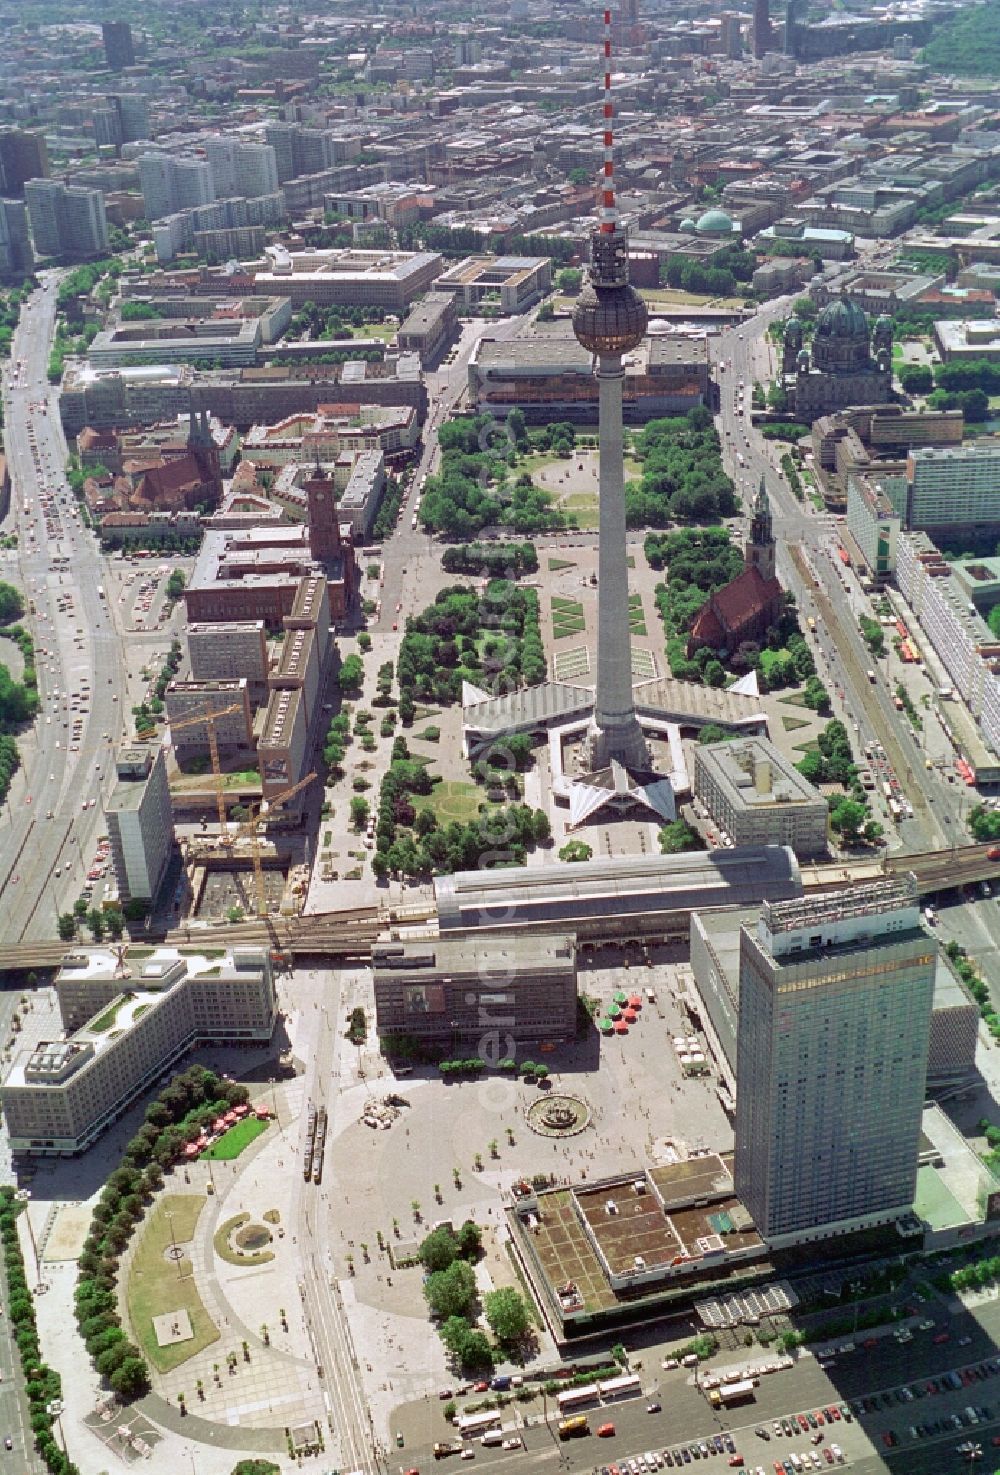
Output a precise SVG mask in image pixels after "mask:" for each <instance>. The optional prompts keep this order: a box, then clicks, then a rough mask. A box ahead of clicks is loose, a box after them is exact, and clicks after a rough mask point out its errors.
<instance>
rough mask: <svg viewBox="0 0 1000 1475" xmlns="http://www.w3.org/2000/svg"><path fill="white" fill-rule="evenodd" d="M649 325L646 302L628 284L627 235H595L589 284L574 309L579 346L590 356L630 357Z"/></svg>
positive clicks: (575, 329)
mask: <svg viewBox="0 0 1000 1475" xmlns="http://www.w3.org/2000/svg"><path fill="white" fill-rule="evenodd" d="M648 321H649V314H648V313H647V311H646V304H645V302H643V300H642V298H641V297H640V296H639V294H638V292H637V291H636V290H635V288H634V287H633V286H631V285H630V284H629V280H628V245H627V238H626V236H625V233H624V231H620V230H616V231H615V232H614V233H613V234H607V235H602V234H600V233H599V232H595V234H594V236H593V238H592V240H591V258H590V272H589V275H588V280H587V283H586V285H585V286H584V288H583V290H582V291H581V293H580V295H579V297H578V298H577V299H576V303H575V305H574V307H573V332H574V333H575V334H576V337H577V340H578V342H580V343H581V344H582V345H583V347H584V348H587V349H589V350H590V352H591V353H597V354H609V353H610V354H622V353H628V352H629V351H630V349H633V348H637V347H638V345H639V344H640V343H641V342H642V340H643V338H644V337H645V334H646V324H647V322H648Z"/></svg>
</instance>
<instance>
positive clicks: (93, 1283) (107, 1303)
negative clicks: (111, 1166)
mask: <svg viewBox="0 0 1000 1475" xmlns="http://www.w3.org/2000/svg"><path fill="white" fill-rule="evenodd" d="M248 1098H249V1093H248V1091H247V1089H246V1087H245V1086H240V1085H237V1084H236V1083H235V1082H233V1081H227V1080H223V1079H222V1078H221V1077H220V1076H218V1075H217V1074H216V1073H215V1071H212V1070H206V1069H204V1068H203V1067H202V1066H198V1065H192V1066H189V1067H188V1069H187V1070H185V1071H181V1072H180V1074H179V1075H176V1076H174V1078H173V1080H172V1081H171V1082H170V1084H169V1085H167V1086H165V1087H164V1089H163V1090H162V1091H161V1092H160V1094H159V1095H158V1096H157V1097H156V1098H155V1099H154V1100H153V1101H151V1102H150V1104H149V1106H148V1107H147V1108H146V1113H145V1119H144V1121H143V1125H142V1126H141V1127H140V1128H139V1130H138V1132H137V1133H136V1134H135V1136H134V1137H133V1138H132V1140H131V1141H130V1142H129V1144H128V1146H127V1147H126V1148H125V1151H124V1153H123V1155H122V1161H121V1166H120V1167H118V1168H116V1169H115V1170H114V1172H113V1173H111V1175H110V1176H109V1178H108V1180H107V1182H106V1184H105V1186H104V1190H103V1192H102V1193H101V1197H100V1199H99V1200H98V1202H97V1203H96V1204H95V1206H94V1212H93V1215H92V1217H91V1222H90V1230H89V1233H88V1235H87V1238H86V1240H85V1241H84V1244H83V1249H82V1250H81V1252H80V1258H79V1260H78V1262H77V1268H78V1279H77V1285H76V1293H75V1297H74V1301H75V1314H76V1322H77V1327H78V1329H79V1332H80V1335H81V1336H82V1337H83V1340H84V1343H85V1345H86V1348H87V1351H88V1353H89V1354H90V1356H91V1358H92V1359H93V1361H94V1365H95V1367H96V1368H97V1371H98V1372H99V1373H100V1374H101V1376H102V1377H103V1378H106V1379H107V1380H108V1382H109V1384H110V1386H111V1387H112V1389H113V1390H114V1391H115V1392H116V1393H117V1394H118V1395H119V1396H120V1397H121V1398H137V1397H140V1396H141V1395H142V1394H144V1393H146V1392H147V1391H148V1389H149V1369H148V1366H147V1364H146V1360H145V1358H144V1357H143V1356H142V1353H141V1352H140V1351H139V1349H138V1348H137V1347H135V1346H134V1345H133V1344H132V1343H131V1342H129V1340H128V1338H127V1337H126V1335H125V1331H124V1329H123V1327H122V1324H121V1316H120V1315H119V1312H118V1307H117V1295H116V1286H117V1281H118V1267H119V1261H120V1257H121V1255H122V1253H123V1252H124V1250H125V1248H126V1246H127V1245H128V1243H129V1241H130V1239H131V1238H132V1235H133V1234H134V1233H135V1229H136V1227H137V1225H138V1224H139V1221H140V1220H141V1219H142V1217H143V1214H144V1213H145V1208H146V1205H147V1204H148V1203H149V1201H150V1199H151V1198H152V1196H153V1194H154V1193H156V1191H157V1190H158V1189H159V1188H160V1187H162V1184H163V1175H164V1173H165V1172H167V1171H169V1170H170V1168H172V1167H173V1165H174V1164H175V1163H176V1162H177V1161H178V1160H179V1159H180V1157H181V1155H182V1153H183V1151H184V1148H185V1146H186V1145H187V1143H189V1142H193V1141H194V1139H195V1138H196V1137H198V1136H199V1135H200V1133H201V1131H202V1130H203V1128H204V1127H205V1126H207V1125H208V1124H209V1123H211V1122H212V1121H214V1119H215V1118H216V1117H218V1116H222V1115H224V1114H225V1113H226V1112H227V1111H229V1110H231V1108H232V1107H234V1106H240V1105H242V1104H244V1103H245V1102H246V1101H247V1100H248Z"/></svg>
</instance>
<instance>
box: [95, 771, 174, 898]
mask: <svg viewBox="0 0 1000 1475" xmlns="http://www.w3.org/2000/svg"><path fill="white" fill-rule="evenodd" d="M117 774H118V781H117V783H116V784H115V787H114V789H113V790H112V792H111V795H110V797H109V798H108V800H107V801H106V803H105V805H104V814H105V818H106V819H107V822H108V838H109V840H110V841H111V859H112V861H113V863H114V868H115V877H116V879H117V881H118V891H119V894H120V896H121V899H122V901H129V900H130V899H131V898H132V897H137V898H139V899H141V900H142V901H153V900H154V899H155V897H156V894H157V892H158V891H159V889H160V886H161V884H162V882H163V878H164V876H165V875H166V871H167V866H168V864H169V862H170V856H171V853H172V851H173V845H174V816H173V810H172V809H171V806H170V785H169V783H168V782H167V765H166V760H165V758H164V755H163V749H162V748H160V747H157V748H155V749H154V748H149V747H143V746H142V745H141V744H139V743H136V744H135V745H134V746H133V747H131V748H122V750H121V752H120V753H119V754H118V764H117Z"/></svg>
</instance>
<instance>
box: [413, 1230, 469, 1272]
mask: <svg viewBox="0 0 1000 1475" xmlns="http://www.w3.org/2000/svg"><path fill="white" fill-rule="evenodd" d="M418 1253H419V1255H420V1263H421V1264H422V1265H423V1267H424V1269H425V1270H427V1271H430V1272H431V1273H434V1272H436V1271H440V1270H447V1269H448V1266H449V1265H451V1264H452V1263H453V1262H454V1261H455V1260H457V1258H458V1253H459V1245H458V1240H457V1239H456V1238H455V1235H454V1233H453V1232H452V1230H450V1229H449V1228H447V1226H446V1225H442V1226H441V1227H440V1228H439V1229H433V1230H432V1231H431V1233H430V1234H428V1235H427V1236H426V1238H425V1239H424V1240H423V1242H422V1243H421V1246H420V1250H419V1252H418Z"/></svg>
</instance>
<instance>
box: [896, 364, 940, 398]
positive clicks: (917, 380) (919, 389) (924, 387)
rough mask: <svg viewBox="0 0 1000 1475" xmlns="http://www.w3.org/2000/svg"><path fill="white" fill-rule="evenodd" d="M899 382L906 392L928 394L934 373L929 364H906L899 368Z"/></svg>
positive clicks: (932, 385) (932, 383)
mask: <svg viewBox="0 0 1000 1475" xmlns="http://www.w3.org/2000/svg"><path fill="white" fill-rule="evenodd" d="M899 382H900V385H901V386H902V388H903V389H904V390H905V391H906V393H907V394H930V392H931V390H932V389H933V388H934V375H933V373H932V371H931V367H930V365H929V364H907V366H906V368H905V369H901V370H900V373H899Z"/></svg>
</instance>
